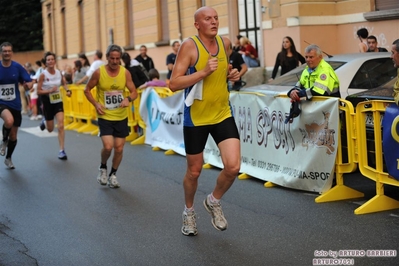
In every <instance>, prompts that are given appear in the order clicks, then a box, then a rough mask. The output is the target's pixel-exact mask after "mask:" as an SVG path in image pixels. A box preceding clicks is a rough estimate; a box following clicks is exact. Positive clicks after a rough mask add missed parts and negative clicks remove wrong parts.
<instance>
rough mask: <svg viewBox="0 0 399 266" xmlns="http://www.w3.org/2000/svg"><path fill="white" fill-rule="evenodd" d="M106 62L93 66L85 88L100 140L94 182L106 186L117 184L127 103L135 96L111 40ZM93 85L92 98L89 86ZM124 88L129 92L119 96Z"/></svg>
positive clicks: (120, 51)
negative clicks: (93, 68)
mask: <svg viewBox="0 0 399 266" xmlns="http://www.w3.org/2000/svg"><path fill="white" fill-rule="evenodd" d="M106 57H107V61H108V63H107V64H106V65H102V66H100V68H99V69H97V70H96V71H95V72H94V73H93V75H92V77H91V78H90V80H89V82H88V83H87V85H86V88H85V95H86V97H87V99H88V101H89V102H90V103H91V104H92V105H93V106H94V108H95V109H96V111H97V117H98V126H99V128H100V137H101V141H102V143H103V148H102V150H101V162H100V167H99V169H98V170H99V173H98V176H97V182H98V183H99V184H100V185H102V186H105V185H107V183H108V186H109V187H110V188H119V187H120V185H119V182H118V180H117V179H116V171H117V170H118V167H119V165H120V163H121V161H122V157H123V147H124V145H125V141H126V137H127V136H128V135H129V127H128V124H127V122H128V121H127V115H128V113H127V112H128V111H130V109H129V108H126V107H129V106H130V103H131V102H132V101H133V100H134V99H136V98H137V91H136V88H135V87H134V84H133V81H132V77H131V75H130V72H129V71H128V70H127V69H126V68H124V67H123V66H121V57H122V48H121V47H120V46H118V45H115V44H111V45H110V46H108V48H107V51H106ZM94 87H96V88H97V93H96V99H94V97H93V95H92V94H91V90H92V89H93V88H94ZM125 88H127V89H128V90H129V92H130V94H129V96H127V97H126V98H124V97H123V93H124V90H125ZM112 150H114V157H113V158H112V168H111V171H110V173H109V176H108V177H107V161H108V159H109V157H110V156H111V153H112Z"/></svg>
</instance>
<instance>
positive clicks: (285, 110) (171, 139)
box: [140, 88, 339, 193]
mask: <svg viewBox="0 0 399 266" xmlns="http://www.w3.org/2000/svg"><path fill="white" fill-rule="evenodd" d="M183 98H184V94H183V93H176V94H174V95H172V96H170V97H166V98H161V97H159V95H158V94H157V93H156V92H155V91H154V90H153V89H151V88H148V89H146V90H145V91H144V92H143V94H142V97H141V102H140V115H141V117H142V118H143V120H144V122H145V123H146V125H147V127H146V135H145V143H146V144H150V145H152V146H153V147H159V148H161V149H164V150H173V151H175V152H176V153H178V154H181V155H183V156H185V150H184V141H183V106H184V99H183ZM230 102H231V104H232V107H233V110H234V113H235V116H234V118H235V121H236V124H237V127H238V131H239V134H240V140H241V169H240V172H241V173H246V174H248V175H250V176H253V177H256V178H258V179H261V180H264V181H270V182H272V183H274V184H277V185H280V186H284V187H289V188H294V189H300V190H306V191H312V192H319V193H322V192H325V191H327V190H328V189H330V188H331V183H332V178H333V169H334V166H335V158H336V152H337V147H338V130H339V128H338V124H339V120H338V113H339V110H338V103H339V100H338V99H337V98H329V99H325V100H321V101H317V100H313V101H305V102H302V103H301V109H302V112H301V114H300V115H299V116H298V117H296V118H294V119H293V120H292V121H291V122H288V123H287V124H286V123H285V119H286V117H287V116H288V115H289V109H290V106H291V102H290V99H289V98H283V97H275V96H273V95H270V94H269V95H263V94H259V93H255V92H254V93H242V92H240V93H235V92H232V93H231V94H230ZM204 160H205V162H206V163H209V164H211V165H213V166H216V167H219V168H223V164H222V162H221V158H220V152H219V149H218V148H217V146H216V144H215V142H214V141H213V139H212V138H211V137H209V138H208V141H207V143H206V147H205V150H204Z"/></svg>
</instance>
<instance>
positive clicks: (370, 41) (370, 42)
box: [367, 35, 388, 52]
mask: <svg viewBox="0 0 399 266" xmlns="http://www.w3.org/2000/svg"><path fill="white" fill-rule="evenodd" d="M367 46H368V47H369V49H368V50H367V52H388V50H387V49H385V48H384V47H378V42H377V38H376V37H375V36H374V35H370V36H368V37H367Z"/></svg>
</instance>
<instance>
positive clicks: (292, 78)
mask: <svg viewBox="0 0 399 266" xmlns="http://www.w3.org/2000/svg"><path fill="white" fill-rule="evenodd" d="M326 61H327V60H326ZM327 62H328V63H329V64H330V65H331V67H332V68H333V69H334V70H336V69H338V68H339V67H341V66H343V65H344V64H346V62H339V61H327ZM305 67H306V64H303V65H301V66H299V67H297V68H295V69H293V70H291V71H290V72H288V73H287V74H285V75H283V76H280V77H278V78H276V79H275V80H273V81H271V82H270V83H269V84H271V85H278V86H291V87H292V86H295V84H296V83H297V82H298V80H299V79H300V78H301V74H302V71H303V70H304V69H305Z"/></svg>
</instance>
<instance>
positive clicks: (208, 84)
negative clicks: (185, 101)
mask: <svg viewBox="0 0 399 266" xmlns="http://www.w3.org/2000/svg"><path fill="white" fill-rule="evenodd" d="M215 38H216V41H217V45H218V52H217V53H216V54H214V55H212V56H213V57H217V59H218V68H217V70H215V71H214V72H213V73H212V74H211V75H209V76H207V77H206V78H204V79H203V80H202V100H194V102H193V104H192V105H191V106H185V107H184V108H185V110H184V126H188V127H193V126H204V125H214V124H217V123H220V122H222V121H224V120H225V119H226V118H229V117H232V116H233V114H232V110H231V106H230V102H229V91H228V88H227V78H226V77H227V73H228V68H229V60H228V56H227V54H226V51H225V48H224V43H223V40H222V38H221V37H220V36H218V35H217V36H216V37H215ZM191 39H192V40H193V41H194V43H195V45H196V47H197V52H198V59H197V62H196V63H195V64H194V66H192V67H190V68H189V69H188V74H192V73H195V72H197V71H199V70H201V69H204V68H205V66H206V64H207V62H208V59H209V52H208V50H207V49H206V48H205V46H204V45H203V44H202V42H201V40H200V39H199V38H198V37H197V36H193V37H191ZM192 88H193V86H191V87H189V88H187V89H185V95H186V96H187V95H188V94H189V93H190V91H191V89H192Z"/></svg>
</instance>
